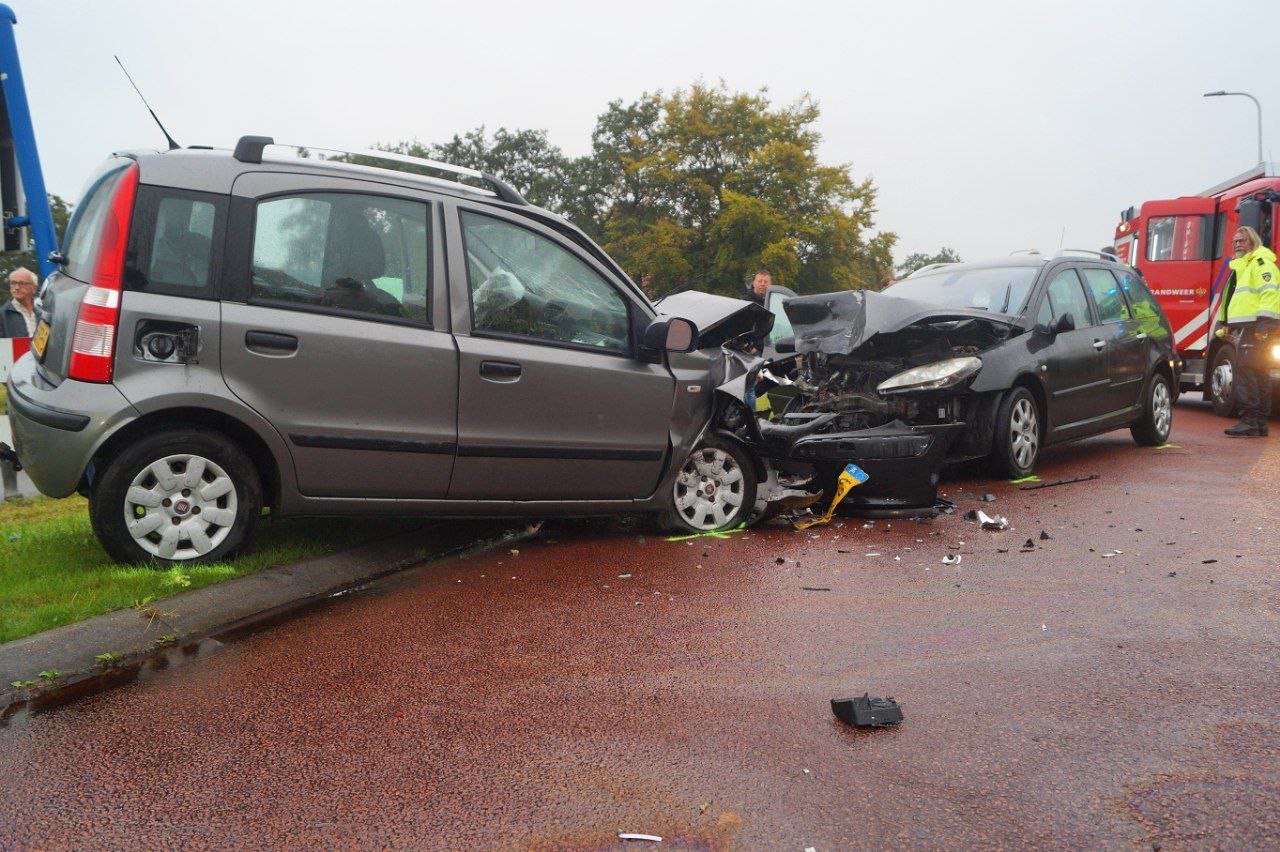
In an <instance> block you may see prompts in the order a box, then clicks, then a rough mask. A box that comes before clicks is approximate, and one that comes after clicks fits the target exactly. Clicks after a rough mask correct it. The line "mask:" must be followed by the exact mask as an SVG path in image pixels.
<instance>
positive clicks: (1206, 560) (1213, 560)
mask: <svg viewBox="0 0 1280 852" xmlns="http://www.w3.org/2000/svg"><path fill="white" fill-rule="evenodd" d="M1217 561H1218V560H1216V559H1201V560H1200V564H1201V565H1212V564H1213V563H1215V562H1217Z"/></svg>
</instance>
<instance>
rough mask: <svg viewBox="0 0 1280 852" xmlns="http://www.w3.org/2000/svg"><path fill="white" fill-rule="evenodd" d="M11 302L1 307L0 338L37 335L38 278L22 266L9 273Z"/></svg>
mask: <svg viewBox="0 0 1280 852" xmlns="http://www.w3.org/2000/svg"><path fill="white" fill-rule="evenodd" d="M9 295H10V296H12V297H13V298H11V299H10V300H9V301H7V302H5V303H4V307H0V337H31V336H32V335H33V334H35V333H36V276H35V273H33V272H32V271H31V270H30V269H24V268H22V267H21V266H20V267H18V268H17V269H15V270H13V272H10V273H9Z"/></svg>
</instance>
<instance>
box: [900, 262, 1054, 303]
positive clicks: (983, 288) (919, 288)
mask: <svg viewBox="0 0 1280 852" xmlns="http://www.w3.org/2000/svg"><path fill="white" fill-rule="evenodd" d="M1039 271H1040V267H1038V266H988V267H976V268H975V267H959V268H954V267H953V268H943V269H939V270H937V271H936V272H930V273H928V274H926V275H913V276H911V277H910V278H904V279H902V280H901V281H899V282H898V283H896V284H894V285H892V286H891V287H889V288H888V289H887V290H885V294H886V295H889V296H897V297H898V298H901V299H915V300H916V301H919V302H929V303H931V304H934V305H943V306H945V307H948V308H976V309H978V310H982V311H992V312H994V313H999V314H1016V313H1017V312H1018V311H1019V310H1021V309H1022V303H1023V302H1025V301H1026V300H1027V294H1028V293H1030V292H1031V285H1032V283H1033V282H1034V281H1035V280H1036V273H1037V272H1039Z"/></svg>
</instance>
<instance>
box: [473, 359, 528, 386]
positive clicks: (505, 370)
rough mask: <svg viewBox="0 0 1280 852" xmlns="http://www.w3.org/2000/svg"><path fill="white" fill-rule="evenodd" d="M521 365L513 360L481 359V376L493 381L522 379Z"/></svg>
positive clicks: (504, 381)
mask: <svg viewBox="0 0 1280 852" xmlns="http://www.w3.org/2000/svg"><path fill="white" fill-rule="evenodd" d="M521 370H522V368H521V366H520V365H519V364H514V363H512V362H511V361H481V362H480V378H482V379H488V380H489V381H491V382H502V383H509V382H518V381H520V373H521Z"/></svg>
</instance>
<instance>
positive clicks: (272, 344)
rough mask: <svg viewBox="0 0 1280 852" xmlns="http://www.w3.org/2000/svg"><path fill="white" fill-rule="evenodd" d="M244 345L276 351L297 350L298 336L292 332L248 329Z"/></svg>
mask: <svg viewBox="0 0 1280 852" xmlns="http://www.w3.org/2000/svg"><path fill="white" fill-rule="evenodd" d="M244 345H245V346H247V347H248V348H250V349H270V350H272V351H274V352H297V351H298V338H296V337H294V336H293V335H292V334H279V333H277V332H274V331H246V332H245V333H244Z"/></svg>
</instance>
